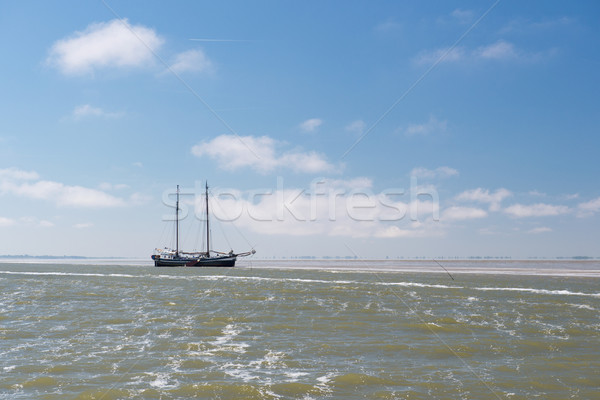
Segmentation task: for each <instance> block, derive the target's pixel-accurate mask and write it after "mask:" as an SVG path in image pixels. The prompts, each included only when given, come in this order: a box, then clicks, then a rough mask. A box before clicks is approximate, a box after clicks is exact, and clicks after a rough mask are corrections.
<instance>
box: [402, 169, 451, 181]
mask: <svg viewBox="0 0 600 400" xmlns="http://www.w3.org/2000/svg"><path fill="white" fill-rule="evenodd" d="M410 175H411V176H414V177H417V178H421V179H433V178H449V177H451V176H458V170H456V169H454V168H450V167H438V168H436V169H427V168H423V167H417V168H413V170H412V171H410Z"/></svg>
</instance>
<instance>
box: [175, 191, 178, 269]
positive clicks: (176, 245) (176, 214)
mask: <svg viewBox="0 0 600 400" xmlns="http://www.w3.org/2000/svg"><path fill="white" fill-rule="evenodd" d="M175 257H179V185H177V202H176V203H175Z"/></svg>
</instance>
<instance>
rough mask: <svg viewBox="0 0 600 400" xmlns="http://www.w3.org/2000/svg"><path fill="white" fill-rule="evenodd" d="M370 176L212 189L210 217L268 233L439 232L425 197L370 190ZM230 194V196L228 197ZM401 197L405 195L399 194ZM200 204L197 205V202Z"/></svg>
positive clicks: (387, 234)
mask: <svg viewBox="0 0 600 400" xmlns="http://www.w3.org/2000/svg"><path fill="white" fill-rule="evenodd" d="M371 184H372V182H371V180H369V179H367V178H355V179H350V180H331V179H324V178H323V179H320V180H315V181H313V184H312V185H311V188H308V189H299V188H283V186H282V185H281V186H279V187H278V188H276V189H273V190H263V191H260V192H256V191H254V192H245V193H240V192H239V191H235V190H221V191H220V193H221V194H222V195H220V194H219V193H215V192H213V194H214V195H215V196H217V197H218V201H217V202H216V203H218V204H219V206H218V207H213V212H214V214H215V217H216V218H217V219H220V220H225V221H231V220H234V221H235V224H236V225H237V226H242V227H245V228H247V229H249V230H252V231H254V232H257V233H262V234H268V235H290V236H306V235H327V236H345V237H362V238H370V237H382V238H392V237H425V236H438V235H440V234H442V232H441V231H440V229H439V225H438V224H436V222H435V221H434V220H433V218H434V215H435V214H437V213H438V212H439V210H438V206H437V204H436V203H434V202H432V201H427V200H420V199H419V200H415V201H412V202H411V201H402V199H397V197H396V196H394V194H391V193H389V192H385V191H384V192H380V193H374V192H373V191H372V190H370V189H369V186H371ZM231 194H233V195H231ZM404 195H405V197H406V198H407V200H408V198H409V197H410V196H409V195H408V194H404ZM196 206H197V207H202V206H203V205H202V204H199V203H198V204H196Z"/></svg>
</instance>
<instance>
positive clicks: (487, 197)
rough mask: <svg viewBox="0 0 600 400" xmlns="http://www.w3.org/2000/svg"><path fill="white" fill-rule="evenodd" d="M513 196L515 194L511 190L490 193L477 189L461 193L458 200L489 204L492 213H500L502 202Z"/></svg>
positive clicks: (502, 189) (501, 189) (486, 190)
mask: <svg viewBox="0 0 600 400" xmlns="http://www.w3.org/2000/svg"><path fill="white" fill-rule="evenodd" d="M512 195H513V194H512V193H511V192H510V191H509V190H507V189H504V188H500V189H497V190H496V191H495V192H493V193H490V191H489V190H488V189H482V188H477V189H471V190H466V191H464V192H462V193H460V194H459V195H458V196H456V200H458V201H474V202H477V203H486V204H489V210H490V211H498V210H500V203H501V202H502V200H504V199H505V198H507V197H510V196H512Z"/></svg>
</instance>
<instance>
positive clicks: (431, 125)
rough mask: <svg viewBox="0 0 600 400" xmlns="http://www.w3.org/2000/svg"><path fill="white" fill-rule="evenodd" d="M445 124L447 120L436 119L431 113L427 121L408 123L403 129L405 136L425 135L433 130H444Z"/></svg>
mask: <svg viewBox="0 0 600 400" xmlns="http://www.w3.org/2000/svg"><path fill="white" fill-rule="evenodd" d="M446 125H447V121H438V119H437V118H435V117H434V116H433V115H432V116H430V117H429V120H428V121H427V122H424V123H421V124H410V125H408V127H406V129H404V130H403V131H404V135H406V136H427V135H430V134H432V133H434V132H444V131H446Z"/></svg>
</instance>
